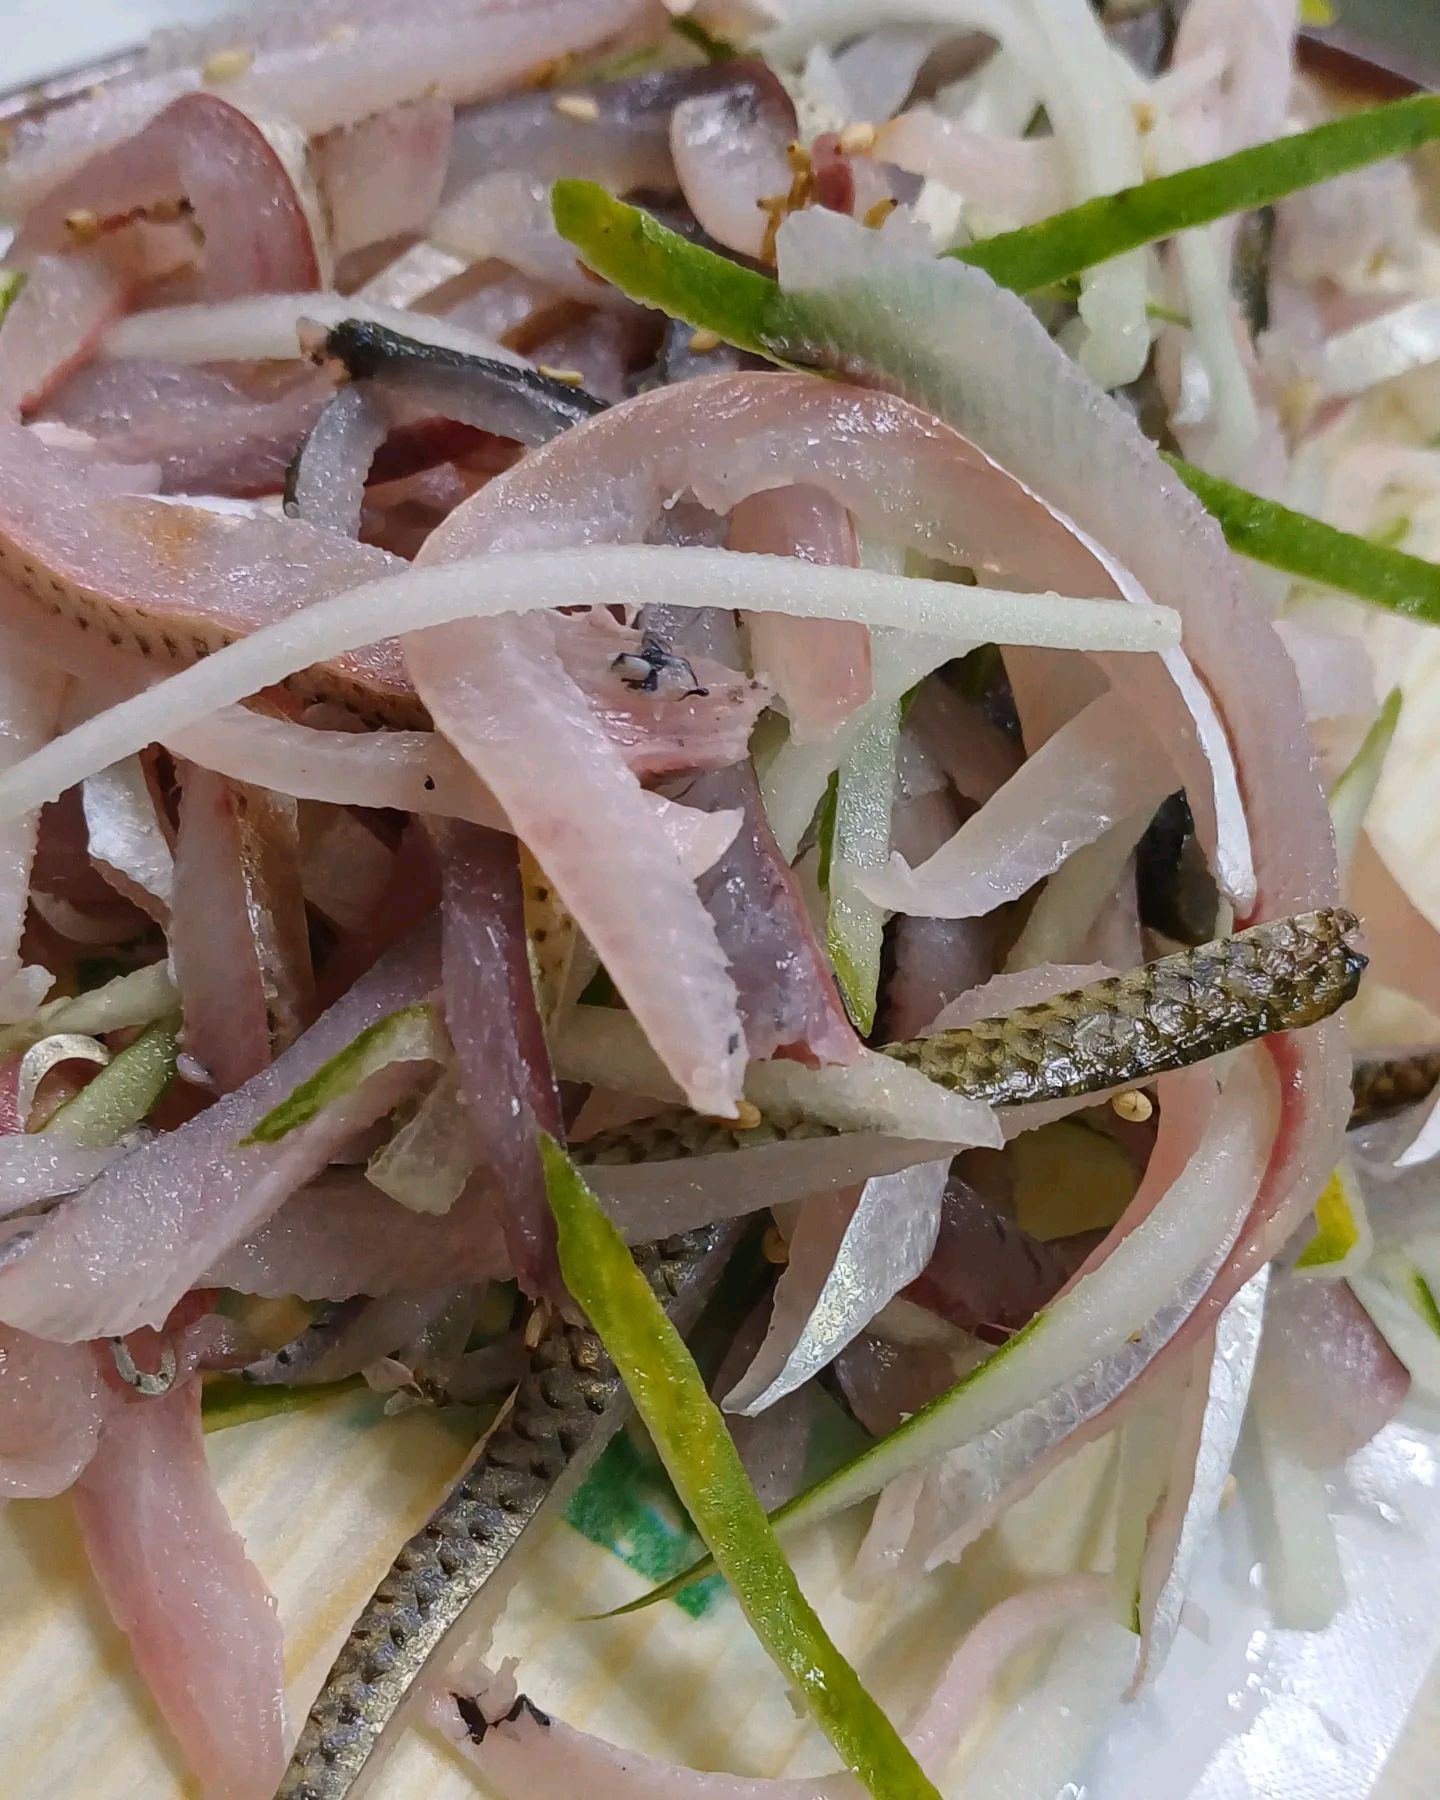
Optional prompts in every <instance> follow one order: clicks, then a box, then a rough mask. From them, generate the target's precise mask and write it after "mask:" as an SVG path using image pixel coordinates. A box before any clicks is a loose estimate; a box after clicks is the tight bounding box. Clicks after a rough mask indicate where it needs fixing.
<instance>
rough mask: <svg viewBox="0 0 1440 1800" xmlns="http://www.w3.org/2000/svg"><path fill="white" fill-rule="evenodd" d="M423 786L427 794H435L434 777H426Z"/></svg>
mask: <svg viewBox="0 0 1440 1800" xmlns="http://www.w3.org/2000/svg"><path fill="white" fill-rule="evenodd" d="M423 785H424V788H425V792H426V793H427V794H433V793H434V792H435V777H434V776H433V775H427V776H426V777H425V781H424V784H423Z"/></svg>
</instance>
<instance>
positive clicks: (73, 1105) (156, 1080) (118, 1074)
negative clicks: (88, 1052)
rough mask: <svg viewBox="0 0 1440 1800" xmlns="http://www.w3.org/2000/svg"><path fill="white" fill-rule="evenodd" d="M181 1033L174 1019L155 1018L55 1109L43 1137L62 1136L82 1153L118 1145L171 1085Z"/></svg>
mask: <svg viewBox="0 0 1440 1800" xmlns="http://www.w3.org/2000/svg"><path fill="white" fill-rule="evenodd" d="M179 1030H180V1021H179V1020H178V1019H177V1018H173V1017H172V1018H168V1019H157V1020H156V1022H155V1023H154V1024H153V1025H151V1026H149V1027H148V1028H147V1029H146V1030H145V1031H142V1032H141V1034H140V1036H139V1037H137V1038H136V1039H135V1041H134V1043H132V1044H127V1045H126V1046H125V1048H124V1049H123V1050H122V1051H121V1052H120V1053H119V1055H118V1056H116V1057H114V1058H113V1059H112V1060H111V1061H110V1062H109V1063H107V1064H106V1066H105V1067H104V1068H103V1069H102V1070H101V1071H100V1073H99V1074H98V1075H97V1076H96V1077H95V1079H94V1080H93V1081H92V1082H90V1083H88V1084H87V1085H86V1086H85V1087H83V1088H81V1090H80V1092H79V1093H78V1094H76V1095H75V1097H74V1098H73V1099H71V1100H67V1101H66V1102H65V1104H64V1105H63V1106H61V1107H57V1109H56V1110H55V1112H54V1113H53V1114H52V1115H51V1117H50V1119H49V1122H48V1123H47V1124H46V1126H45V1129H44V1132H43V1133H42V1134H41V1135H42V1136H45V1137H57V1138H64V1139H65V1141H66V1142H67V1143H70V1144H74V1145H76V1146H77V1147H78V1148H80V1149H82V1150H103V1149H104V1148H105V1147H106V1146H107V1145H109V1144H114V1143H118V1142H119V1140H120V1139H121V1138H122V1137H124V1135H125V1133H126V1132H127V1131H129V1130H131V1129H132V1127H134V1126H136V1125H138V1124H139V1123H140V1121H141V1120H142V1119H143V1118H145V1116H146V1115H147V1114H148V1113H149V1111H150V1109H151V1107H152V1106H154V1104H155V1102H156V1101H157V1100H158V1099H159V1098H160V1096H161V1095H162V1094H163V1093H164V1092H165V1090H166V1088H167V1087H169V1085H170V1082H171V1080H172V1079H173V1077H174V1074H175V1056H176V1049H177V1041H178V1037H179Z"/></svg>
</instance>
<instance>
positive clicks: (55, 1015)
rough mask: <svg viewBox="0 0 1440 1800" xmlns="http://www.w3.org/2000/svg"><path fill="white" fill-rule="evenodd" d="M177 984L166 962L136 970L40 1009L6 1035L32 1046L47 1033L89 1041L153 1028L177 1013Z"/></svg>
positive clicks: (9, 1038) (53, 1001)
mask: <svg viewBox="0 0 1440 1800" xmlns="http://www.w3.org/2000/svg"><path fill="white" fill-rule="evenodd" d="M175 1003H176V992H175V983H174V982H173V981H172V980H171V978H170V971H169V970H168V969H167V968H166V966H165V964H164V963H163V962H158V963H151V964H149V965H148V966H147V967H146V968H143V969H134V970H132V971H131V972H130V973H129V974H128V975H115V976H113V977H112V978H111V979H110V980H109V981H107V982H105V983H103V984H102V985H101V986H100V987H96V988H90V989H88V990H87V991H86V992H85V993H83V994H74V995H72V996H70V997H69V998H68V999H64V1000H50V1001H47V1002H46V1004H45V1005H44V1006H42V1007H40V1008H39V1009H38V1010H37V1011H36V1012H35V1013H34V1015H33V1016H32V1017H31V1018H30V1019H28V1020H27V1021H26V1022H25V1024H24V1025H21V1026H16V1027H15V1028H14V1029H13V1032H10V1033H6V1034H5V1039H4V1041H5V1042H7V1043H8V1042H10V1041H11V1039H12V1038H18V1039H23V1041H24V1042H26V1043H32V1042H34V1041H35V1039H36V1038H39V1037H44V1036H45V1035H46V1033H47V1032H60V1031H67V1032H80V1033H82V1034H83V1035H85V1036H87V1037H104V1036H106V1035H108V1034H109V1033H110V1032H112V1031H127V1030H130V1029H132V1028H134V1027H135V1026H140V1025H153V1024H154V1023H155V1021H156V1020H157V1019H163V1018H164V1017H165V1015H166V1013H170V1012H174V1010H175Z"/></svg>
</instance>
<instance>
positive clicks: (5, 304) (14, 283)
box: [0, 269, 26, 322]
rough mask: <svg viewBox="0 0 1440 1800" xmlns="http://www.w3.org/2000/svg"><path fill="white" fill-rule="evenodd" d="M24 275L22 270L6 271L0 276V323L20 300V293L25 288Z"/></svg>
mask: <svg viewBox="0 0 1440 1800" xmlns="http://www.w3.org/2000/svg"><path fill="white" fill-rule="evenodd" d="M25 282H26V275H25V271H24V270H23V269H7V270H5V271H4V273H3V274H0V322H3V320H4V318H5V315H6V313H8V312H9V310H10V308H11V307H12V306H13V305H14V304H15V302H16V301H17V300H18V299H19V298H20V291H21V289H22V288H23V287H24V286H25Z"/></svg>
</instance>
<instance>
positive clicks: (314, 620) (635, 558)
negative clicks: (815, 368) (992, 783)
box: [0, 383, 1175, 821]
mask: <svg viewBox="0 0 1440 1800" xmlns="http://www.w3.org/2000/svg"><path fill="white" fill-rule="evenodd" d="M691 385H696V384H693V383H692V384H691ZM571 435H572V436H575V435H577V434H575V433H572V434H571ZM557 441H560V442H563V441H564V440H563V439H561V440H557ZM622 597H623V598H624V599H625V600H626V601H628V603H629V604H631V605H636V606H645V605H662V604H665V605H669V604H674V603H675V602H676V601H677V599H683V601H684V603H685V604H686V605H687V606H695V607H706V606H719V607H725V608H741V607H745V608H749V609H751V610H756V609H758V608H760V607H761V606H762V605H763V607H764V608H765V609H766V610H774V611H776V612H788V613H793V614H794V615H795V616H796V617H800V618H852V619H856V620H858V621H860V622H862V623H866V624H882V625H893V626H900V627H902V628H904V629H906V630H917V631H922V632H926V633H929V634H931V635H934V636H944V637H948V638H949V639H950V641H951V642H952V643H957V644H972V643H976V642H984V641H986V640H992V641H999V642H1006V643H1014V642H1016V641H1017V640H1021V639H1023V640H1024V641H1026V642H1031V643H1034V642H1039V643H1045V644H1052V645H1057V646H1064V647H1067V648H1077V647H1078V648H1087V649H1099V648H1101V647H1105V648H1113V649H1124V650H1128V651H1145V650H1157V649H1163V648H1165V647H1166V646H1168V645H1169V644H1171V643H1173V641H1174V637H1175V629H1174V625H1173V623H1172V620H1173V615H1172V614H1170V613H1168V612H1166V611H1165V610H1164V609H1161V608H1156V609H1155V610H1154V611H1153V612H1151V613H1147V614H1146V615H1144V616H1140V615H1139V614H1138V612H1137V609H1135V608H1132V607H1129V606H1126V605H1124V604H1123V603H1121V602H1118V601H1113V600H1089V599H1074V598H1070V597H1068V596H1065V595H1058V594H1053V593H1051V594H1017V593H1011V592H999V591H995V590H991V589H987V588H964V587H956V586H955V585H954V584H953V583H951V582H944V581H922V580H918V579H907V578H905V577H901V576H885V575H877V574H875V573H874V572H873V571H871V570H868V569H827V568H817V567H814V566H813V565H811V564H808V563H801V562H798V561H796V560H795V559H794V558H792V557H767V558H764V559H761V558H759V557H755V556H744V555H738V554H736V553H735V552H733V551H726V550H675V549H670V548H668V547H667V546H664V545H658V544H652V545H645V546H641V547H638V548H629V547H625V548H620V547H614V548H612V547H609V546H603V545H597V546H595V547H594V548H591V549H588V550H579V551H575V550H556V551H531V552H528V553H513V554H505V553H491V554H489V555H486V556H481V557H477V558H473V559H467V560H465V561H463V562H455V563H446V564H442V565H440V566H437V567H432V568H414V569H405V570H403V571H402V572H400V573H397V574H396V575H393V576H388V577H384V578H382V579H381V580H379V581H373V582H368V583H366V584H365V585H364V586H362V587H357V588H353V589H352V590H351V591H349V592H348V593H345V594H340V595H336V596H335V597H333V598H332V599H329V600H316V601H314V602H312V603H311V604H310V605H309V606H307V607H306V608H305V609H304V611H303V612H302V613H297V614H296V615H295V616H294V617H292V618H289V619H285V620H283V621H281V622H279V623H277V624H275V625H272V626H262V627H261V628H260V629H259V630H258V631H255V632H253V633H252V634H251V635H250V636H249V637H246V638H244V639H241V640H239V641H237V642H234V643H231V644H228V645H226V646H225V647H224V648H222V649H218V650H216V651H215V652H214V653H213V654H212V655H210V656H208V657H207V658H206V659H205V660H204V661H203V662H201V663H197V664H195V665H193V666H192V667H190V668H188V669H184V670H181V671H180V672H179V673H178V674H175V675H172V676H170V677H169V679H168V680H166V681H162V682H159V683H157V684H156V685H155V686H154V687H152V688H149V689H147V690H146V692H145V693H143V694H138V695H136V696H135V697H134V698H132V699H129V700H124V701H122V702H121V703H120V704H119V705H118V706H115V707H112V708H111V709H110V710H109V711H108V712H106V713H102V714H101V715H100V716H99V717H98V718H96V719H90V720H87V721H85V723H84V724H82V725H79V726H77V727H76V728H75V729H74V730H73V731H71V732H70V733H68V734H67V735H66V736H65V737H63V738H61V739H59V740H58V741H57V742H56V743H55V744H54V745H53V746H52V747H50V748H49V749H48V750H47V751H44V752H41V753H40V754H38V755H34V756H31V757H29V758H27V759H26V760H25V761H23V762H21V763H18V764H17V765H16V766H15V767H14V768H11V769H9V770H6V771H5V772H4V774H3V775H0V821H3V820H6V819H13V818H15V817H16V816H17V815H18V814H21V813H24V812H25V811H27V810H29V808H31V807H32V806H35V805H37V804H39V803H40V802H41V801H43V800H45V799H50V798H54V797H55V796H56V795H58V794H60V793H62V792H63V791H64V790H65V788H67V787H70V786H72V785H73V784H74V783H75V782H77V781H81V780H83V779H84V778H85V776H86V775H89V774H93V773H94V772H95V770H96V769H100V768H104V767H106V766H107V765H108V764H110V763H112V762H117V761H118V760H119V759H120V758H121V757H122V756H130V755H133V754H135V752H137V751H138V750H141V749H143V748H144V747H145V745H146V744H148V743H151V742H154V741H156V740H157V739H160V740H163V739H164V738H165V737H166V736H167V734H169V733H170V732H173V731H176V730H178V729H182V728H183V727H185V726H189V725H195V724H198V723H200V722H201V721H202V720H203V719H205V718H207V717H208V716H209V715H210V714H211V713H213V712H215V711H216V710H217V709H218V708H220V707H222V706H229V705H233V704H234V703H235V702H236V701H239V700H243V699H246V698H247V697H248V696H249V695H251V694H254V693H257V692H259V690H260V689H261V688H264V687H269V686H272V685H274V684H275V683H277V682H280V681H283V680H284V679H285V678H286V677H287V676H288V675H291V674H293V673H294V672H295V671H296V670H297V669H303V668H308V667H309V666H310V665H311V664H313V663H316V662H325V661H328V660H329V659H330V658H331V657H333V656H337V655H340V654H341V653H342V652H343V651H344V650H347V649H350V648H355V647H358V646H361V645H365V644H372V643H375V642H377V641H378V640H380V639H381V638H383V636H384V634H385V633H386V632H387V631H389V630H391V629H393V627H394V624H395V620H396V617H397V609H403V617H404V620H405V623H406V625H407V627H409V628H411V629H414V630H419V629H423V628H425V627H428V626H431V625H438V624H441V623H444V622H448V621H451V620H455V619H470V618H497V617H501V616H503V615H504V614H507V613H523V612H526V611H531V610H538V609H540V608H546V607H552V606H605V605H610V604H613V603H614V602H615V601H616V600H617V599H619V598H622Z"/></svg>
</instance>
